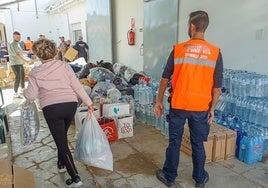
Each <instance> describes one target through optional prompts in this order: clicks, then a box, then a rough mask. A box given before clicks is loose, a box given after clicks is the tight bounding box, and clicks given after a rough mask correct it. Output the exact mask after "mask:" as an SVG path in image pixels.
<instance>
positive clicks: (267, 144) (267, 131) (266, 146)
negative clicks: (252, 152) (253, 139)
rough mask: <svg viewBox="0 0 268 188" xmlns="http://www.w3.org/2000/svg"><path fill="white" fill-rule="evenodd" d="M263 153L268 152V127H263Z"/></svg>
mask: <svg viewBox="0 0 268 188" xmlns="http://www.w3.org/2000/svg"><path fill="white" fill-rule="evenodd" d="M262 137H263V153H268V127H263V128H262Z"/></svg>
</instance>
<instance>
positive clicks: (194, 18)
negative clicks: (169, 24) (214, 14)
mask: <svg viewBox="0 0 268 188" xmlns="http://www.w3.org/2000/svg"><path fill="white" fill-rule="evenodd" d="M188 23H189V24H193V25H195V27H196V31H197V32H204V31H205V30H206V29H207V27H208V23H209V18H208V13H206V12H205V11H203V10H198V11H195V12H191V13H190V15H189V22H188Z"/></svg>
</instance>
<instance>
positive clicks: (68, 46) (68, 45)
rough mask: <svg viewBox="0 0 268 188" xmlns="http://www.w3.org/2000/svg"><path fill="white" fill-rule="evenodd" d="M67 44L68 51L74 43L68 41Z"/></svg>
mask: <svg viewBox="0 0 268 188" xmlns="http://www.w3.org/2000/svg"><path fill="white" fill-rule="evenodd" d="M66 44H67V49H68V48H70V47H71V44H72V41H71V40H66Z"/></svg>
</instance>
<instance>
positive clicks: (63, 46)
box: [58, 36, 67, 61]
mask: <svg viewBox="0 0 268 188" xmlns="http://www.w3.org/2000/svg"><path fill="white" fill-rule="evenodd" d="M59 39H60V45H59V47H58V58H59V59H60V60H62V61H63V60H64V59H63V56H64V54H65V52H66V51H67V43H66V42H65V39H64V36H61V37H59Z"/></svg>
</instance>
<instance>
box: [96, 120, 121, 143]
mask: <svg viewBox="0 0 268 188" xmlns="http://www.w3.org/2000/svg"><path fill="white" fill-rule="evenodd" d="M97 120H98V123H99V125H100V126H101V128H102V130H103V132H104V133H105V135H106V137H107V139H108V141H109V142H112V141H116V140H117V139H118V134H117V128H116V125H115V121H114V119H112V118H108V117H101V118H98V119H97Z"/></svg>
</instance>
